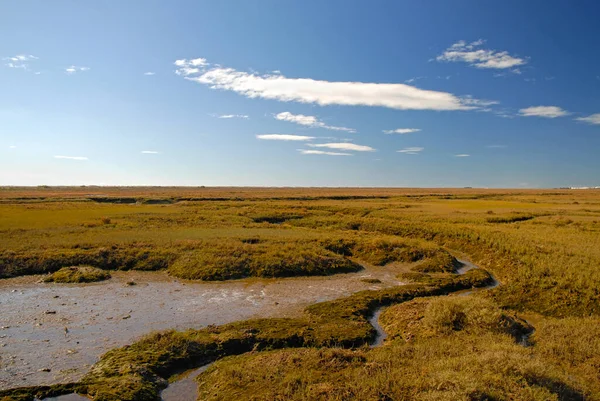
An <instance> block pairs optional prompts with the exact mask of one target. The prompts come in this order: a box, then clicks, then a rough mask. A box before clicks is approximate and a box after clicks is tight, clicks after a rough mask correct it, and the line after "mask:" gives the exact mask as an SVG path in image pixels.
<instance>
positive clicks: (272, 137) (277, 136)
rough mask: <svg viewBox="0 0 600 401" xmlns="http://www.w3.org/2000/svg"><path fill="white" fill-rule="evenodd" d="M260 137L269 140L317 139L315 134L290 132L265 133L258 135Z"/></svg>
mask: <svg viewBox="0 0 600 401" xmlns="http://www.w3.org/2000/svg"><path fill="white" fill-rule="evenodd" d="M256 138H258V139H264V140H268V141H311V140H313V139H315V137H314V136H304V135H288V134H263V135H256Z"/></svg>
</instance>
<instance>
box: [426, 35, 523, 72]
mask: <svg viewBox="0 0 600 401" xmlns="http://www.w3.org/2000/svg"><path fill="white" fill-rule="evenodd" d="M484 43H485V41H484V40H482V39H480V40H478V41H475V42H471V43H468V44H467V42H465V41H464V40H461V41H458V42H456V43H455V44H453V45H452V46H450V47H449V48H447V49H446V50H445V51H444V53H442V54H441V55H439V56H437V57H436V60H437V61H445V62H464V63H468V64H469V65H470V66H472V67H476V68H488V69H507V68H513V72H515V73H517V74H518V73H520V72H521V71H520V70H518V69H514V67H517V66H519V65H524V64H527V60H526V59H524V58H520V57H515V56H511V55H510V54H508V52H506V51H496V50H489V49H481V46H482V45H483V44H484Z"/></svg>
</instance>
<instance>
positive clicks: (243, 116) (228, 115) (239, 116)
mask: <svg viewBox="0 0 600 401" xmlns="http://www.w3.org/2000/svg"><path fill="white" fill-rule="evenodd" d="M217 118H224V119H229V118H249V117H248V116H247V115H245V114H223V115H220V116H217Z"/></svg>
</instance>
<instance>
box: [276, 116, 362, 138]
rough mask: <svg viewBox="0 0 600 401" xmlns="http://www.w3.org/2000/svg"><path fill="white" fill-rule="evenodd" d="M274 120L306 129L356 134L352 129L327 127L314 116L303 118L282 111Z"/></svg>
mask: <svg viewBox="0 0 600 401" xmlns="http://www.w3.org/2000/svg"><path fill="white" fill-rule="evenodd" d="M275 119H276V120H279V121H288V122H292V123H295V124H299V125H304V126H306V127H312V128H325V129H328V130H333V131H345V132H350V133H356V130H355V129H353V128H346V127H336V126H333V125H327V124H325V123H324V122H322V121H319V119H318V118H317V117H315V116H305V115H304V114H292V113H290V112H289V111H284V112H283V113H279V114H276V115H275Z"/></svg>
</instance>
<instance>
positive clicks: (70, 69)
mask: <svg viewBox="0 0 600 401" xmlns="http://www.w3.org/2000/svg"><path fill="white" fill-rule="evenodd" d="M89 70H90V67H79V66H76V65H72V66H70V67H67V68H65V73H67V74H69V75H72V74H75V73H78V72H85V71H89Z"/></svg>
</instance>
